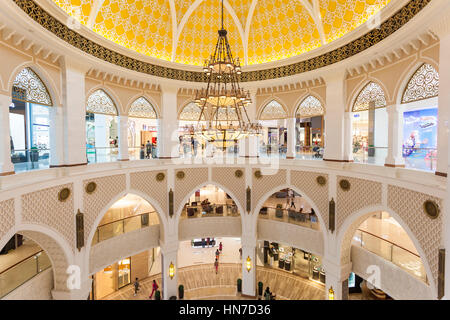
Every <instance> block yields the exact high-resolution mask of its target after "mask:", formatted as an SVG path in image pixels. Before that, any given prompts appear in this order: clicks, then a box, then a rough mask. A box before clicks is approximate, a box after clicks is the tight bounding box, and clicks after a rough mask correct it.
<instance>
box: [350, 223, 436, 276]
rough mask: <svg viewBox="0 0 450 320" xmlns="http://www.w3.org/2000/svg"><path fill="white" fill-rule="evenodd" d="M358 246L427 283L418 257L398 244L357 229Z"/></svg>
mask: <svg viewBox="0 0 450 320" xmlns="http://www.w3.org/2000/svg"><path fill="white" fill-rule="evenodd" d="M354 240H356V241H357V242H358V243H359V245H360V246H361V247H362V248H364V249H366V250H368V251H370V252H372V253H374V254H376V255H377V256H380V257H382V258H383V259H385V260H388V261H390V262H392V263H393V264H395V265H397V266H399V267H400V268H402V269H403V270H405V271H407V272H409V273H410V274H412V275H413V276H414V277H416V278H419V279H420V280H422V281H423V282H425V283H427V275H426V271H425V267H424V266H423V263H422V260H421V259H420V256H419V255H418V254H416V253H414V252H412V251H410V250H408V249H406V248H403V247H402V246H399V245H398V244H396V243H394V242H392V241H389V240H387V239H384V238H382V237H380V236H377V235H375V234H373V233H370V232H367V231H365V230H361V229H358V230H357V231H356V234H355V236H354Z"/></svg>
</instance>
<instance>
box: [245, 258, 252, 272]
mask: <svg viewBox="0 0 450 320" xmlns="http://www.w3.org/2000/svg"><path fill="white" fill-rule="evenodd" d="M246 266H247V272H250V270H252V259H250V256H248V257H247V264H246Z"/></svg>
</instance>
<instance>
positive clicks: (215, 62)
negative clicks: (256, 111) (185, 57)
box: [193, 0, 261, 149]
mask: <svg viewBox="0 0 450 320" xmlns="http://www.w3.org/2000/svg"><path fill="white" fill-rule="evenodd" d="M221 10H222V20H221V22H222V28H221V29H220V30H219V39H218V40H217V44H216V47H215V50H214V54H212V55H211V57H210V58H209V59H206V60H205V64H204V67H203V71H204V72H205V73H206V75H207V76H208V84H207V86H206V88H204V89H200V90H196V92H195V103H196V104H197V105H198V106H199V107H200V108H201V112H200V115H199V118H198V121H197V127H196V128H193V130H194V134H195V135H197V136H198V137H200V138H202V139H204V140H206V141H208V142H211V143H214V144H215V145H216V146H217V147H220V148H223V149H225V148H226V147H227V145H229V144H232V143H234V142H235V141H236V140H238V139H241V138H244V137H246V136H249V135H256V134H260V131H261V126H260V125H259V124H255V123H251V121H250V118H249V117H248V113H247V109H246V107H247V106H248V105H249V104H250V103H251V102H252V101H251V99H250V92H248V91H247V92H245V91H244V89H242V88H241V87H240V85H239V77H240V75H241V65H240V61H239V58H236V59H233V55H232V53H231V48H230V44H229V43H228V38H227V31H226V30H225V29H224V27H223V0H222V8H221ZM202 119H204V121H203V123H201V122H202V121H201V120H202Z"/></svg>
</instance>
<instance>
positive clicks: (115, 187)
mask: <svg viewBox="0 0 450 320" xmlns="http://www.w3.org/2000/svg"><path fill="white" fill-rule="evenodd" d="M92 181H93V182H95V183H96V184H97V189H96V190H95V192H94V193H92V194H88V193H84V196H83V206H84V240H85V243H88V239H87V237H88V236H89V233H90V232H91V230H92V228H93V227H94V222H95V219H97V217H98V215H99V214H100V213H101V211H102V210H103V209H105V206H106V205H107V204H108V203H109V202H110V201H111V200H112V199H114V198H115V197H117V195H119V194H120V193H121V192H123V191H124V190H125V189H126V181H125V175H124V174H118V175H114V176H109V177H103V178H95V179H89V180H84V181H83V185H84V187H83V190H84V189H85V188H86V185H87V184H88V183H89V182H92Z"/></svg>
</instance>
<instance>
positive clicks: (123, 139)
mask: <svg viewBox="0 0 450 320" xmlns="http://www.w3.org/2000/svg"><path fill="white" fill-rule="evenodd" d="M118 125H119V135H118V136H119V158H118V160H119V161H128V160H129V159H130V157H129V155H128V116H122V115H121V116H119V124H118Z"/></svg>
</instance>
